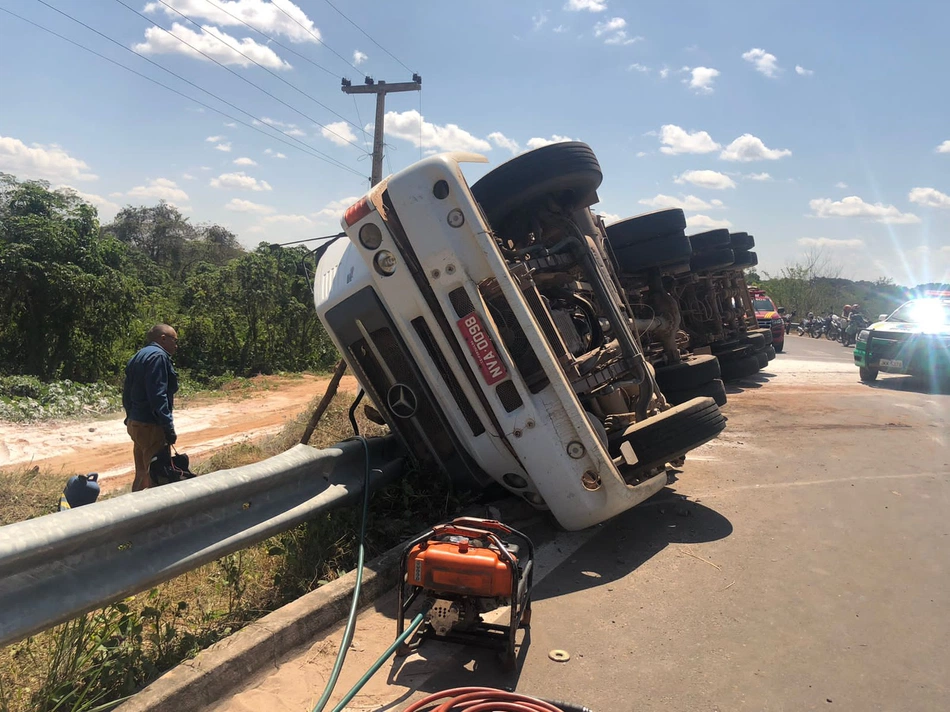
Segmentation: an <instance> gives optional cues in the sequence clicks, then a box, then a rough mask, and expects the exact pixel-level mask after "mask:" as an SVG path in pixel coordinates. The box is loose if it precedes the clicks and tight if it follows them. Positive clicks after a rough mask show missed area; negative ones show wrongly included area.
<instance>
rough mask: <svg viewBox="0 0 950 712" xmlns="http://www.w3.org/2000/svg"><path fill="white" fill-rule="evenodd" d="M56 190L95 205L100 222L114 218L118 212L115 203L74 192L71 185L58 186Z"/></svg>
mask: <svg viewBox="0 0 950 712" xmlns="http://www.w3.org/2000/svg"><path fill="white" fill-rule="evenodd" d="M56 190H59V191H65V192H68V193H75V194H76V195H77V196H78V197H80V198H82V199H83V200H84V201H86V202H87V203H91V204H93V205H95V206H96V208H97V209H98V211H99V219H100V220H106V219H111V218H113V217H115V214H116V213H117V212H119V206H118V205H117V204H116V203H113V202H112V201H111V200H108V199H107V198H103V197H102V196H101V195H96V194H95V193H84V192H83V191H81V190H76V189H75V188H73V187H72V186H71V185H61V186H58V187H57V188H56ZM119 195H121V193H119ZM116 197H118V196H116ZM106 216H108V217H106Z"/></svg>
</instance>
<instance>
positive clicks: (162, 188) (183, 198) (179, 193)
mask: <svg viewBox="0 0 950 712" xmlns="http://www.w3.org/2000/svg"><path fill="white" fill-rule="evenodd" d="M126 195H127V196H129V197H130V198H156V199H158V200H165V201H168V202H169V203H174V204H175V205H178V206H182V205H184V204H185V203H187V202H188V193H186V192H185V191H183V190H182V189H181V188H179V187H178V184H177V183H175V181H173V180H169V179H168V178H155V179H154V180H150V181H149V182H148V184H147V185H137V186H135V187H134V188H132V190H130V191H129V192H128V193H126Z"/></svg>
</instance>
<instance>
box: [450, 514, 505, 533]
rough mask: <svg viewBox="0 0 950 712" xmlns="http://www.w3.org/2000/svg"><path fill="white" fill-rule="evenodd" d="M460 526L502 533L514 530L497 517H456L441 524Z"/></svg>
mask: <svg viewBox="0 0 950 712" xmlns="http://www.w3.org/2000/svg"><path fill="white" fill-rule="evenodd" d="M452 525H455V526H460V527H471V528H473V529H490V530H492V531H499V532H502V533H503V534H511V533H513V532H514V529H512V528H511V527H509V526H508V525H507V524H503V523H502V522H499V521H498V520H497V519H481V518H479V517H457V518H455V519H453V520H452V521H451V522H449V523H448V524H447V525H443V526H452Z"/></svg>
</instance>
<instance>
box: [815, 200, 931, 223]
mask: <svg viewBox="0 0 950 712" xmlns="http://www.w3.org/2000/svg"><path fill="white" fill-rule="evenodd" d="M808 206H809V207H810V208H811V209H812V210H813V211H814V216H813V217H816V218H835V217H837V218H868V219H870V220H873V221H874V222H879V223H885V224H891V225H909V224H912V223H919V222H920V218H919V217H917V216H916V215H914V214H913V213H902V212H901V211H900V210H898V209H897V208H895V207H894V206H893V205H884V204H883V203H873V204H872V203H865V202H864V201H863V200H862V199H861V198H859V197H858V196H856V195H851V196H848V197H847V198H842V199H841V200H834V201H833V200H831V199H830V198H816V199H815V200H810V201H809V202H808Z"/></svg>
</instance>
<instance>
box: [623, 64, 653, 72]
mask: <svg viewBox="0 0 950 712" xmlns="http://www.w3.org/2000/svg"><path fill="white" fill-rule="evenodd" d="M627 71H628V72H640V73H641V74H647V73H648V72H649V71H650V68H649V67H647V66H644V65H642V64H640V63H639V62H634V63H633V64H631V65H630V66H629V67H627Z"/></svg>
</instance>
